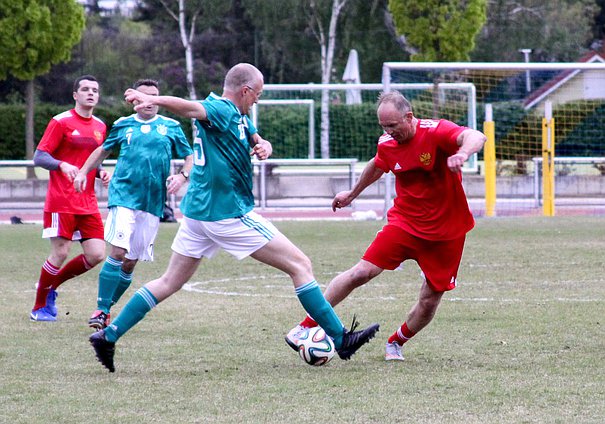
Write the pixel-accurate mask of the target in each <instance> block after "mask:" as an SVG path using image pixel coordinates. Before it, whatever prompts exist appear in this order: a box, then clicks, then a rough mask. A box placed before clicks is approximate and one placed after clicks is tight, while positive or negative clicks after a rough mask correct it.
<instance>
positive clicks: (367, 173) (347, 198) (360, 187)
mask: <svg viewBox="0 0 605 424" xmlns="http://www.w3.org/2000/svg"><path fill="white" fill-rule="evenodd" d="M382 174H384V171H383V170H382V169H380V168H379V167H377V166H376V164H375V163H374V159H372V160H370V161H369V162H368V164H367V165H366V167H365V168H363V172H362V173H361V175H360V176H359V179H358V180H357V182H356V183H355V185H354V186H353V188H352V189H351V190H346V191H341V192H340V193H338V194H336V196H334V200H332V210H333V211H334V212H336V209H340V208H344V207H345V206H349V205H350V204H351V202H352V201H353V200H355V199H356V198H357V196H359V195H360V194H361V193H362V192H363V191H364V190H365V189H366V187H368V186H369V185H371V184H373V183H374V182H376V181H378V180H379V179H380V177H382Z"/></svg>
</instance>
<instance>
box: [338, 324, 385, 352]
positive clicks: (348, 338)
mask: <svg viewBox="0 0 605 424" xmlns="http://www.w3.org/2000/svg"><path fill="white" fill-rule="evenodd" d="M358 325H359V323H358V322H357V320H356V319H355V316H353V322H352V323H351V329H350V330H349V331H345V333H344V334H343V337H342V344H341V346H340V347H339V348H338V349H336V352H338V356H340V359H344V360H345V361H348V360H349V359H351V356H353V355H354V354H355V352H357V350H358V349H359V348H360V347H361V346H363V345H364V344H366V343H367V342H369V341H370V340H371V339H373V338H374V336H375V335H376V333H377V332H378V329H379V328H380V324H372V325H370V326H369V327H368V328H365V329H363V330H360V331H355V329H356V328H357V326H358Z"/></svg>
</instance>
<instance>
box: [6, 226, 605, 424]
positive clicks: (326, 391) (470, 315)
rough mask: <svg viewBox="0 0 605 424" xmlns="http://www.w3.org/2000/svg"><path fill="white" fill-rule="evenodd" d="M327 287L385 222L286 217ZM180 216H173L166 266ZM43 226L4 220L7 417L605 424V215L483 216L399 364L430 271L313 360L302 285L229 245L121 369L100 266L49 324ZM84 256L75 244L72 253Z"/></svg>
mask: <svg viewBox="0 0 605 424" xmlns="http://www.w3.org/2000/svg"><path fill="white" fill-rule="evenodd" d="M276 225H277V226H278V227H279V228H280V229H281V230H282V231H283V232H284V233H285V234H287V235H288V236H289V237H290V238H291V239H292V240H293V241H294V242H295V243H297V244H298V245H299V246H300V247H301V248H302V249H303V250H304V251H305V252H306V253H307V254H308V255H309V256H310V257H311V259H312V261H313V263H314V267H315V272H316V276H317V278H318V280H319V281H320V282H321V283H322V284H325V283H327V282H328V281H329V280H330V279H331V278H332V277H333V276H334V275H336V274H337V273H339V272H342V271H344V270H345V269H347V268H348V267H349V266H351V265H353V264H354V263H355V262H356V261H357V260H358V258H359V256H360V255H361V254H362V252H363V251H364V250H365V247H366V246H367V244H368V243H369V242H370V241H371V239H372V238H373V236H374V234H375V232H376V231H377V230H378V229H379V228H380V226H381V223H380V222H277V223H276ZM176 228H177V227H176V225H175V224H163V226H162V227H161V229H160V236H159V239H158V241H157V245H156V261H155V262H154V263H141V264H140V265H139V267H138V269H137V271H136V272H135V279H134V283H133V287H131V289H130V290H129V291H128V292H127V293H126V296H125V298H124V299H123V300H122V302H121V303H120V304H119V305H118V306H117V307H116V309H115V312H117V311H119V309H120V307H121V306H123V304H124V302H125V301H126V300H127V298H129V297H130V295H131V294H132V293H133V290H134V289H135V288H138V287H140V286H141V285H142V283H143V282H145V281H147V280H149V279H152V278H155V277H156V276H158V275H159V274H161V272H162V271H163V270H164V268H165V266H166V263H167V259H168V257H169V254H170V242H171V240H172V237H173V235H174V233H175V231H176ZM40 230H41V229H40V227H39V226H37V225H19V226H17V225H15V226H9V225H4V226H0V252H1V254H0V287H1V288H2V296H1V297H0V311H1V314H2V315H1V324H0V422H1V423H27V424H31V423H36V422H44V423H51V422H57V423H99V424H100V423H120V424H121V423H240V424H243V423H269V422H270V423H284V422H292V423H294V422H296V423H311V422H313V423H316V422H322V423H391V422H402V423H406V422H414V423H462V422H463V423H465V424H469V423H603V422H605V365H604V359H605V276H604V270H605V219H604V218H602V217H601V218H594V217H593V218H585V217H569V218H551V219H548V218H531V219H529V218H522V219H520V218H516V219H503V218H498V219H481V220H479V221H478V223H477V228H476V229H475V230H473V231H472V232H471V233H470V234H469V237H468V242H467V247H466V250H465V253H464V258H463V264H462V267H461V269H460V273H459V282H460V285H459V287H458V288H457V289H456V290H454V291H452V292H450V293H448V294H446V295H445V296H444V300H443V303H442V305H441V308H440V310H439V312H438V314H437V317H436V318H435V320H434V321H433V322H432V323H431V325H430V326H429V327H427V328H426V329H425V330H424V331H422V332H421V333H419V334H418V335H417V336H416V337H415V338H414V339H413V340H412V341H411V342H410V343H408V344H407V345H406V347H405V349H404V351H405V354H406V360H405V362H402V363H386V362H384V360H383V354H384V343H385V340H386V338H387V337H388V336H389V335H390V334H391V333H392V332H393V331H394V330H395V329H396V328H397V327H398V326H399V325H400V324H401V323H402V322H403V320H404V318H405V314H406V312H407V311H408V309H409V308H410V306H411V305H412V304H413V302H414V301H415V299H416V296H417V292H418V289H419V287H420V277H419V269H418V267H417V265H416V264H415V263H413V262H408V263H406V265H405V267H404V269H403V270H402V271H394V272H385V273H383V274H382V275H381V276H379V277H378V278H377V279H375V280H374V281H372V282H371V283H369V284H368V285H366V286H365V287H362V288H361V289H359V290H357V291H356V292H354V293H353V295H352V296H351V297H350V298H349V299H347V300H346V301H345V302H344V303H343V304H342V305H339V306H338V307H337V312H338V313H339V314H340V315H341V317H342V318H343V320H344V321H345V324H347V325H348V324H349V323H350V319H351V318H352V316H353V314H354V313H356V314H357V317H358V318H359V319H360V321H361V323H362V325H364V324H369V323H371V322H379V323H380V324H381V331H380V333H378V337H377V338H376V339H374V340H372V342H371V343H370V344H369V345H367V346H365V347H364V348H363V349H362V350H360V351H359V352H358V353H357V355H355V356H354V357H353V359H352V360H351V361H348V362H345V361H341V360H339V359H334V360H333V361H332V362H330V363H329V364H328V365H327V366H325V367H311V366H308V365H306V364H305V363H303V362H302V360H300V358H299V357H298V355H297V354H296V353H295V352H293V351H292V350H291V349H290V348H289V347H287V345H286V344H285V343H284V341H283V337H284V334H285V333H286V332H287V331H288V330H289V329H290V328H291V327H292V326H293V325H295V324H296V323H297V322H298V321H299V320H300V319H301V318H302V317H303V315H304V314H303V310H302V308H301V306H300V305H299V303H298V301H297V299H296V297H295V295H294V292H293V288H292V284H291V282H290V281H289V280H288V279H287V278H286V277H285V276H284V275H282V274H280V273H279V272H278V271H276V270H273V269H271V268H269V267H266V266H264V265H260V264H257V263H255V262H254V261H253V260H248V259H247V260H244V261H242V262H238V261H236V260H235V259H233V258H231V257H230V256H228V255H226V254H223V253H221V254H220V255H219V256H217V257H216V258H215V259H212V260H210V261H205V262H203V264H202V266H201V267H200V270H198V272H197V273H196V275H195V276H194V278H193V279H192V280H191V284H190V286H188V290H183V291H181V292H179V293H177V294H176V295H175V296H173V297H172V298H170V299H168V300H167V301H166V302H164V303H162V304H160V305H159V306H158V307H157V308H156V309H155V310H153V311H151V312H150V313H149V314H148V316H147V317H146V319H145V320H143V321H142V322H141V323H140V324H139V325H138V326H136V327H135V328H134V329H133V330H132V331H131V332H129V333H128V334H126V335H125V336H124V337H123V338H122V339H121V340H120V341H119V342H118V344H117V351H116V358H115V360H116V368H117V370H116V372H115V373H114V374H110V373H108V372H107V371H106V370H105V369H104V368H103V367H102V366H101V365H100V364H99V363H98V362H97V361H96V359H95V357H94V354H93V351H92V348H91V347H90V345H89V344H88V340H87V339H88V336H89V334H90V329H89V328H88V327H87V326H86V321H87V319H88V317H89V315H90V313H91V312H92V311H93V310H94V309H95V299H96V284H97V283H96V281H97V274H98V270H99V269H98V268H96V269H94V270H93V271H91V272H89V273H88V274H86V275H84V276H81V277H79V278H77V279H75V280H72V281H68V282H66V283H65V284H64V285H63V286H62V287H61V288H60V289H59V293H60V296H59V298H58V306H59V321H58V322H56V323H33V322H30V321H29V318H28V315H29V311H30V309H31V307H32V304H33V300H34V283H35V280H36V279H37V276H38V273H39V269H40V266H41V265H42V262H43V260H44V258H45V257H46V255H47V253H48V244H47V242H46V241H43V240H41V239H40ZM76 252H77V253H79V246H74V249H73V253H74V254H75V253H76Z"/></svg>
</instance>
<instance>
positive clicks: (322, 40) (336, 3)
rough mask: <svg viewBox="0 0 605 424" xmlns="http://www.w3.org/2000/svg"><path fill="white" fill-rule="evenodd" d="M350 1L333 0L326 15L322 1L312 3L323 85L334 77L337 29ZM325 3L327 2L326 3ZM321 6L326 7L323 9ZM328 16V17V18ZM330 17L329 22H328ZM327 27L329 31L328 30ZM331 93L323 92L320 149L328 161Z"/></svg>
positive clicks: (313, 26)
mask: <svg viewBox="0 0 605 424" xmlns="http://www.w3.org/2000/svg"><path fill="white" fill-rule="evenodd" d="M347 1H348V0H332V7H331V12H330V13H329V15H328V14H326V13H325V6H326V5H325V4H324V5H321V4H318V2H319V3H321V1H320V0H311V1H310V10H311V15H310V26H311V29H312V31H313V34H315V37H316V38H317V41H318V42H319V49H320V52H321V83H322V84H329V83H330V79H331V76H332V66H333V63H334V49H335V48H336V29H337V26H338V18H339V17H340V13H341V12H342V9H343V7H344V6H345V4H346V3H347ZM324 3H325V2H324ZM321 6H324V7H323V8H322V7H321ZM326 15H328V16H326ZM328 17H329V20H328ZM326 25H327V30H326ZM329 102H330V91H329V90H322V91H321V135H320V149H321V157H322V158H324V159H327V158H329V157H330V115H329V113H330V109H329Z"/></svg>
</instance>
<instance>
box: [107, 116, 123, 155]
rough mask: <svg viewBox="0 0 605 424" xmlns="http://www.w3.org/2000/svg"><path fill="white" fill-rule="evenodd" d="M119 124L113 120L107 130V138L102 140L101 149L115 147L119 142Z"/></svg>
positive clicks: (112, 148)
mask: <svg viewBox="0 0 605 424" xmlns="http://www.w3.org/2000/svg"><path fill="white" fill-rule="evenodd" d="M121 129H122V128H121V125H119V124H117V122H114V124H113V126H112V127H111V130H110V131H109V135H108V136H107V138H106V139H105V141H104V142H103V150H105V151H107V150H114V149H116V148H118V147H119V146H120V144H121V136H120V133H121Z"/></svg>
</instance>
